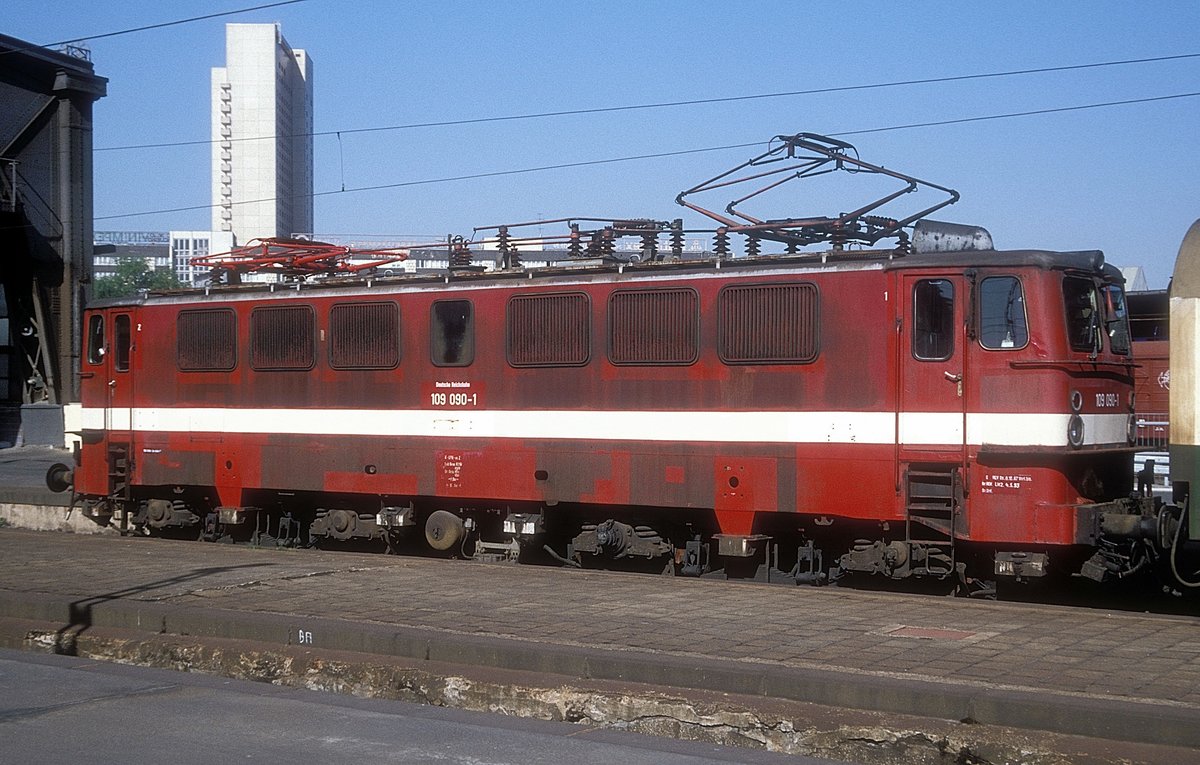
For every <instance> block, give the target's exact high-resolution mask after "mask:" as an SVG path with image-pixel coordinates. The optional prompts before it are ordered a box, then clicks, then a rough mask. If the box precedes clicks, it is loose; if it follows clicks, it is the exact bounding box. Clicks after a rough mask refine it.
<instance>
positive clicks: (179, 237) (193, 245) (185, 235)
mask: <svg viewBox="0 0 1200 765" xmlns="http://www.w3.org/2000/svg"><path fill="white" fill-rule="evenodd" d="M170 242H171V262H172V264H173V266H174V268H175V276H176V278H178V279H179V281H180V282H182V283H183V284H187V285H191V286H196V285H204V284H207V283H208V269H207V268H197V267H196V266H194V265H192V258H199V257H203V256H205V255H213V254H217V253H222V252H229V251H230V250H232V249H233V232H231V231H172V232H170Z"/></svg>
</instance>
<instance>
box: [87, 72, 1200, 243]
mask: <svg viewBox="0 0 1200 765" xmlns="http://www.w3.org/2000/svg"><path fill="white" fill-rule="evenodd" d="M1197 96H1200V91H1197V92H1192V93H1176V94H1174V95H1169V96H1150V97H1147V98H1132V99H1128V100H1124V101H1106V102H1104V103H1098V104H1082V105H1079V106H1060V107H1054V108H1049V109H1035V110H1030V111H1022V112H1008V113H1005V114H989V115H984V116H981V117H961V118H957V119H947V120H937V121H934V122H919V123H910V124H906V125H891V126H888V127H879V128H867V129H863V130H845V131H841V132H836V133H829V134H828V135H830V136H847V135H864V134H867V133H884V132H889V131H894V130H912V129H915V128H927V127H938V126H942V125H958V124H963V123H967V122H985V121H988V120H1000V119H1012V118H1016V117H1029V116H1034V115H1041V114H1055V113H1059V112H1072V111H1082V110H1085V109H1102V108H1108V107H1113V106H1128V105H1131V104H1144V103H1153V102H1159V101H1172V100H1177V99H1182V98H1195V97H1197ZM762 143H763V142H762V141H752V142H749V143H735V144H728V145H726V146H708V147H705V148H701V149H683V150H680V151H665V152H656V153H653V154H636V155H632V156H628V157H610V158H606V159H591V160H581V161H579V162H563V163H559V164H553V165H539V166H537V167H526V168H519V169H516V170H492V171H488V172H482V173H469V174H465V175H454V176H447V177H444V178H425V179H421V180H415V181H398V182H396V183H385V184H379V185H374V186H359V187H355V188H349V189H345V188H344V189H341V190H338V189H334V190H332V191H317V192H314V193H313V194H312V195H311V196H313V197H324V196H331V195H334V194H350V193H355V192H363V191H383V190H386V189H398V188H405V187H408V186H426V185H430V184H435V183H452V182H455V181H468V180H479V179H482V178H497V177H500V176H506V175H524V174H528V173H539V172H546V171H549V170H566V169H570V168H577V167H590V166H594V165H609V164H616V163H618V162H636V161H640V160H647V159H661V158H664V157H678V156H683V155H686V154H702V153H707V152H716V151H731V150H733V149H745V148H749V147H753V146H761V145H762ZM307 196H309V195H307V194H301V195H296V196H295V197H293V198H302V197H307ZM276 199H277V198H276V197H267V198H264V199H248V200H242V201H237V202H233V204H235V205H243V204H258V203H261V202H273V201H275V200H276ZM217 206H218V205H191V206H187V207H172V208H167V209H162V210H146V211H142V212H134V213H124V214H121V215H99V216H96V217H95V218H94V220H113V219H117V218H136V217H141V216H145V215H159V214H166V213H176V212H191V211H194V210H210V209H212V208H214V207H217Z"/></svg>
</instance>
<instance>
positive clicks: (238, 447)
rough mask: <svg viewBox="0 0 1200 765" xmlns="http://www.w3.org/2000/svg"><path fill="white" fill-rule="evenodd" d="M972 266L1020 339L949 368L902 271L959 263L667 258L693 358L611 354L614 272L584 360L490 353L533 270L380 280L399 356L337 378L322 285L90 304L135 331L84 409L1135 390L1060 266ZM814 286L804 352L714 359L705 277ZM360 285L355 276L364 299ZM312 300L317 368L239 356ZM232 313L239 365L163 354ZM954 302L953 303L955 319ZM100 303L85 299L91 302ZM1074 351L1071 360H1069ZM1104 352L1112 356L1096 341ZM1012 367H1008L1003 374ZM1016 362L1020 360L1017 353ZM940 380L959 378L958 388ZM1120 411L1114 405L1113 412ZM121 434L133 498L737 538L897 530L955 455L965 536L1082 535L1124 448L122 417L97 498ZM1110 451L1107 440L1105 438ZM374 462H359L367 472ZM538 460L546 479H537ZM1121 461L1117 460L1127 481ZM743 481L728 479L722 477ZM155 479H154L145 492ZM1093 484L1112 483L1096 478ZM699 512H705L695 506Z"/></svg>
mask: <svg viewBox="0 0 1200 765" xmlns="http://www.w3.org/2000/svg"><path fill="white" fill-rule="evenodd" d="M976 270H977V271H978V276H979V278H983V277H985V276H988V275H992V274H993V273H994V274H1006V275H1019V276H1020V277H1021V278H1022V280H1023V282H1024V287H1025V292H1026V304H1027V306H1028V313H1029V316H1028V319H1029V326H1030V328H1031V339H1030V342H1029V343H1028V345H1027V346H1026V347H1025V348H1022V349H1015V350H1005V351H993V350H985V349H983V348H982V347H981V346H980V345H979V344H978V343H975V342H971V341H969V340H968V339H967V338H966V336H965V330H964V334H963V336H961V337H960V338H958V342H956V344H955V351H954V354H953V355H952V357H951V358H950V359H948V360H947V361H945V362H937V363H930V362H924V363H917V362H914V361H913V360H912V358H911V351H910V348H909V340H908V338H909V333H908V331H907V324H906V322H907V317H908V316H909V315H910V313H911V307H910V306H909V305H908V299H907V298H908V296H910V295H911V294H912V293H911V290H912V284H913V282H914V280H915V279H917V278H946V279H949V280H951V281H952V282H953V283H954V284H955V287H956V294H958V295H961V296H965V295H967V294H968V290H969V285H968V283H967V280H966V278H965V276H964V271H963V269H962V268H957V269H950V268H937V267H928V268H922V269H905V268H898V267H893V268H890V269H880V268H874V269H865V270H852V271H843V272H833V271H823V272H814V273H806V274H803V275H799V276H791V277H789V276H779V275H778V274H774V275H771V276H770V277H769V278H768V277H766V276H763V275H759V274H758V273H756V272H755V271H754V270H753V269H740V270H735V269H730V270H728V271H724V272H718V273H714V272H713V270H712V269H711V267H709V268H706V269H701V268H698V269H696V271H697V274H698V275H701V276H703V278H697V274H692V273H688V272H676V273H675V275H674V276H673V277H671V278H670V279H669V280H666V281H662V280H659V281H656V282H655V284H656V285H661V286H678V285H689V286H691V287H693V288H694V289H695V290H696V291H697V292H698V294H699V298H700V311H701V317H702V322H701V353H700V357H699V359H698V361H697V362H696V363H695V364H692V365H690V366H664V367H647V366H617V365H613V364H610V363H609V362H608V361H607V356H606V350H605V328H606V326H607V324H606V297H607V294H608V293H609V292H610V291H611V290H612V289H614V288H616V287H628V286H631V285H636V284H637V282H638V276H637V275H636V274H635V273H627V274H625V275H623V276H621V277H616V278H611V277H610V278H611V281H601V280H591V281H589V280H588V277H584V284H583V285H582V286H580V285H578V284H576V285H573V286H571V287H570V289H572V290H582V291H586V292H588V293H589V294H590V295H591V297H592V300H591V309H592V356H591V359H590V362H589V364H587V365H586V366H579V367H554V368H512V367H510V366H509V365H508V363H507V361H506V355H505V320H504V316H505V307H506V301H507V300H508V298H509V297H510V296H511V295H512V294H517V293H519V294H533V293H537V292H555V291H561V290H562V289H563V287H562V286H556V285H555V284H553V283H549V282H543V281H540V280H495V281H491V282H489V281H486V280H483V281H480V282H478V283H477V282H471V281H468V282H464V283H451V284H447V285H440V286H439V285H438V283H430V282H424V283H421V284H420V285H419V286H420V288H421V291H414V290H413V289H411V288H409V287H407V286H405V285H404V284H401V285H400V286H393V285H377V286H375V287H373V288H372V289H371V290H370V292H369V294H367V295H366V297H362V298H361V299H364V300H366V299H369V300H372V301H379V300H396V301H397V302H398V303H399V305H400V313H401V348H402V351H401V363H400V365H399V367H398V368H397V369H393V370H377V371H339V370H334V369H332V368H330V366H329V365H328V363H327V354H328V349H327V346H326V343H325V342H324V338H325V337H326V336H327V334H328V332H329V319H328V316H329V308H330V307H331V306H332V305H333V304H335V303H340V302H347V301H352V300H354V299H356V298H354V297H350V296H348V293H347V292H346V291H345V290H339V289H337V288H306V289H304V290H303V291H301V292H298V293H297V292H295V291H289V292H287V293H283V292H280V293H274V294H268V293H266V292H260V293H256V295H257V298H256V299H242V300H234V299H231V298H230V296H229V294H222V293H220V292H214V293H213V294H212V295H210V296H202V295H198V294H197V295H194V296H188V297H183V298H179V297H176V298H161V299H156V298H151V299H149V300H147V301H145V302H144V303H142V304H139V305H136V306H132V307H114V308H105V309H101V310H100V312H101V313H103V314H105V315H106V317H107V318H106V321H108V322H109V332H110V334H109V337H110V338H111V322H112V320H113V316H114V315H116V314H118V313H129V314H130V315H131V316H132V319H133V322H134V325H135V327H136V328H137V329H136V331H135V332H134V348H133V352H132V368H131V370H130V371H128V372H116V371H114V370H113V369H112V368H111V360H112V353H111V352H110V353H108V354H106V356H105V357H104V358H103V359H102V360H101V362H100V363H99V364H90V363H88V362H87V360H86V353H85V361H84V380H83V386H82V391H83V392H82V396H83V404H84V407H85V408H103V407H119V406H129V405H132V406H136V407H140V408H172V407H189V408H190V407H205V406H211V407H237V408H255V409H268V410H269V409H299V410H303V409H310V408H319V409H336V408H347V409H389V408H394V409H421V408H430V393H431V392H432V391H433V390H435V389H434V387H433V384H434V382H435V381H441V382H447V381H460V382H469V383H470V384H471V386H472V388H471V389H472V391H473V392H475V393H477V394H478V396H479V402H480V403H479V408H486V409H495V410H516V411H521V410H534V409H545V410H572V409H596V410H648V411H661V410H668V411H671V410H684V411H692V410H694V411H711V410H716V411H734V412H736V411H806V410H812V411H846V412H884V413H893V414H894V413H897V412H900V411H921V412H947V413H955V412H957V413H962V412H964V411H969V412H997V413H1006V412H1013V413H1017V412H1039V413H1044V412H1061V413H1066V412H1068V411H1069V409H1068V406H1069V404H1068V402H1069V397H1070V391H1071V390H1079V391H1081V392H1082V393H1083V394H1084V410H1083V411H1084V413H1085V414H1086V413H1092V412H1096V411H1100V410H1097V409H1096V408H1095V404H1094V400H1095V396H1094V394H1095V393H1104V392H1107V393H1116V394H1118V395H1119V396H1120V400H1121V402H1122V406H1124V405H1125V404H1124V402H1126V401H1127V400H1128V390H1129V387H1130V385H1129V380H1128V378H1127V377H1125V376H1123V374H1122V373H1120V372H1118V371H1114V369H1116V367H1115V366H1111V367H1103V368H1100V367H1095V366H1094V365H1093V366H1091V367H1088V366H1087V364H1085V363H1084V362H1085V361H1087V354H1086V353H1078V352H1074V351H1072V350H1071V349H1070V348H1069V347H1068V345H1067V340H1066V333H1065V329H1064V316H1063V308H1062V303H1061V295H1062V293H1061V286H1060V285H1061V278H1062V275H1061V272H1059V271H1051V270H1043V269H1041V268H1037V267H1034V266H1022V267H1006V268H1003V269H996V270H994V271H990V270H989V269H988V268H987V267H986V264H985V263H981V265H980V266H979V267H978V268H977V269H976ZM789 280H792V281H810V282H813V283H815V284H816V285H817V286H818V289H819V291H820V305H821V310H820V346H821V350H820V353H819V355H818V357H817V359H816V361H815V362H813V363H811V364H804V365H756V366H751V365H747V366H738V365H726V364H723V363H722V362H721V361H720V360H719V359H718V358H717V356H716V352H715V345H716V328H715V322H714V321H713V320H712V317H715V315H716V299H717V293H718V291H719V289H720V288H721V287H722V286H723V285H725V284H728V283H730V282H731V281H741V282H744V283H752V284H753V283H762V282H764V281H772V282H774V281H789ZM364 293H365V291H363V290H360V291H359V292H358V294H359V295H363V294H364ZM447 297H454V298H469V299H471V300H473V301H474V303H475V316H476V338H475V349H476V352H475V362H474V364H473V365H471V366H469V367H451V368H438V367H434V366H433V365H432V364H431V363H430V361H429V356H428V342H429V341H428V337H429V328H428V324H427V318H428V316H429V313H430V306H431V304H432V302H433V301H434V300H436V299H445V298H447ZM268 300H269V301H272V303H273V304H280V303H279V301H285V302H286V301H298V302H302V303H305V304H310V305H312V306H314V308H315V312H316V316H317V326H318V337H319V338H320V339H319V342H318V354H317V363H316V366H315V368H314V369H312V370H310V371H284V372H281V371H272V372H256V371H254V370H252V369H251V368H250V365H249V362H248V360H247V359H248V344H249V343H248V339H247V338H248V328H249V323H250V311H251V310H252V309H253V308H254V307H255V306H258V305H262V303H263V302H264V301H268ZM196 304H203V305H204V306H209V307H212V306H222V307H230V308H232V309H233V310H234V311H235V312H236V314H237V322H238V333H239V350H238V358H239V362H238V365H237V367H236V368H235V369H234V370H233V371H232V372H189V373H181V372H179V371H177V369H176V367H175V343H176V339H175V332H174V327H175V324H176V316H177V314H178V312H179V310H180V309H181V308H184V307H195V305H196ZM966 305H967V301H966V300H959V301H958V303H957V306H958V307H957V311H958V315H957V317H956V321H957V324H958V326H963V325H964V324H965V320H966V315H965V311H966V307H965V306H966ZM93 312H94V311H93ZM1068 361H1069V362H1070V363H1065V362H1068ZM1098 361H1100V362H1101V363H1111V362H1121V361H1124V359H1123V358H1120V357H1113V356H1110V355H1108V354H1107V353H1105V354H1101V356H1100V358H1099V359H1098ZM1014 364H1016V366H1014ZM1021 364H1024V366H1021ZM947 374H950V375H961V376H962V377H963V380H964V383H963V389H962V395H961V397H960V395H959V394H958V392H957V385H956V384H955V383H954V382H953V381H952V380H950V379H948V378H947V376H946V375H947ZM1122 411H1124V410H1123V409H1122ZM119 442H125V443H130V444H131V445H132V449H133V452H134V454H135V455H136V459H135V464H134V475H133V479H134V480H133V483H134V485H135V486H136V487H144V488H142V489H141V491H142V493H148V494H153V493H155V492H162V491H168V490H169V489H167V488H165V487H173V486H177V485H182V486H202V487H209V488H212V489H214V490H215V494H216V497H217V500H218V501H219V503H220V504H221V505H223V506H239V505H242V504H244V499H243V494H244V493H245V492H246V491H253V490H260V489H266V490H279V491H311V492H328V493H340V494H360V495H363V496H364V504H367V505H369V504H370V503H372V502H374V503H375V504H376V505H377V504H378V500H377V499H375V498H377V497H379V496H383V495H386V496H389V497H398V498H404V497H438V498H442V499H445V500H449V501H454V500H456V499H462V500H471V499H476V500H495V501H501V502H503V501H514V502H521V501H523V502H535V503H543V504H545V505H548V506H551V507H553V506H555V505H557V504H558V503H564V502H566V503H584V504H591V505H602V506H613V507H615V508H629V507H639V506H645V507H657V508H677V509H679V510H687V511H693V512H701V513H705V512H707V513H713V514H714V515H715V520H716V524H717V526H718V529H719V531H721V532H723V533H726V534H749V533H751V532H752V531H753V530H755V529H756V527H757V524H758V523H759V522H760V521H761V520H763V518H764V516H766V515H768V514H776V513H803V514H811V515H813V516H837V517H842V518H847V519H861V520H870V521H881V522H882V521H887V522H903V520H904V518H905V516H906V510H905V501H904V496H903V491H902V489H901V486H902V476H903V474H904V471H905V470H906V469H908V467H909V466H910V465H931V464H932V465H939V464H940V465H958V466H961V467H962V468H963V470H964V475H965V477H966V478H965V482H966V488H967V498H966V501H965V507H964V509H965V512H964V514H963V517H962V521H961V526H960V528H961V536H962V537H963V538H966V539H970V540H974V541H979V542H994V543H1005V544H1012V545H1021V544H1031V543H1033V544H1052V545H1066V544H1073V543H1075V542H1076V541H1077V539H1078V537H1079V535H1080V533H1081V532H1080V529H1078V528H1077V527H1076V517H1075V514H1074V506H1075V505H1077V504H1081V503H1084V502H1088V501H1099V500H1103V499H1108V498H1111V496H1099V495H1097V494H1096V493H1095V491H1096V490H1094V488H1093V487H1094V485H1095V484H1091V485H1089V484H1088V480H1090V479H1088V477H1087V476H1088V474H1089V472H1091V473H1096V472H1098V471H1097V466H1102V467H1104V468H1105V469H1107V466H1108V462H1105V460H1109V461H1111V460H1116V461H1118V462H1119V461H1120V460H1124V459H1127V455H1126V453H1125V452H1123V451H1121V450H1120V449H1119V448H1117V449H1114V450H1111V451H1110V452H1108V453H1106V454H1100V455H1097V454H1095V453H1091V454H1089V453H1082V454H1078V453H1075V454H1073V453H1070V452H1069V450H1067V449H1065V448H1064V449H1058V450H1043V451H1042V452H1040V453H1037V454H1012V453H997V452H995V451H989V450H987V449H982V450H981V449H980V448H979V447H977V446H969V447H968V446H966V445H964V444H942V445H937V446H929V447H920V448H918V447H911V446H896V445H889V444H882V445H881V444H865V443H864V444H859V443H843V444H837V443H830V444H812V445H798V446H797V445H781V444H730V443H687V444H675V443H669V442H641V443H639V442H632V441H631V442H614V443H600V442H586V441H567V442H540V441H525V440H512V439H489V438H463V437H455V438H432V437H424V438H385V437H361V438H346V437H324V436H286V435H268V434H261V435H260V434H254V435H231V434H216V433H208V434H206V433H133V434H131V433H129V432H127V431H122V430H117V429H107V430H106V431H103V432H96V433H89V434H86V436H85V439H84V446H83V448H82V454H81V467H80V469H79V471H78V472H77V474H76V475H77V484H76V486H77V490H78V491H79V492H81V493H82V494H85V495H90V496H103V495H106V494H108V493H109V491H110V486H109V483H108V471H107V467H106V459H107V457H106V448H107V446H108V445H109V443H119ZM1118 446H1120V445H1118ZM368 466H370V467H373V468H374V471H373V472H372V471H371V470H370V469H369V467H368ZM540 471H544V472H545V474H546V477H545V478H539V474H540ZM1128 472H1129V471H1126V473H1128ZM1010 474H1021V475H1026V476H1028V477H1029V480H1028V481H1024V482H1021V481H1018V482H1017V483H1018V484H1019V487H1018V488H1016V489H1005V490H1003V491H995V490H990V491H986V492H985V491H984V488H985V485H984V481H985V480H988V478H987V477H990V476H994V475H1010ZM735 477H736V479H737V481H736V486H734V485H732V484H731V481H730V479H731V478H735ZM153 487H164V488H162V489H154V488H153ZM1104 491H1105V493H1106V495H1115V494H1117V493H1119V492H1120V491H1121V489H1120V488H1119V487H1117V488H1113V487H1112V486H1111V485H1110V486H1109V487H1108V488H1106V489H1105V490H1104ZM698 517H699V516H698Z"/></svg>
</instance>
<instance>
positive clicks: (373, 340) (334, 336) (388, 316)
mask: <svg viewBox="0 0 1200 765" xmlns="http://www.w3.org/2000/svg"><path fill="white" fill-rule="evenodd" d="M399 364H400V309H399V308H398V307H397V306H396V304H395V303H340V304H338V305H335V306H334V307H333V308H332V309H330V312H329V365H330V366H331V367H333V368H334V369H395V368H396V366H398V365H399Z"/></svg>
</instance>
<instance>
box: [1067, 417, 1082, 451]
mask: <svg viewBox="0 0 1200 765" xmlns="http://www.w3.org/2000/svg"><path fill="white" fill-rule="evenodd" d="M1067 443H1069V444H1070V445H1071V446H1073V447H1075V448H1076V449H1078V448H1079V447H1081V446H1083V418H1082V417H1080V416H1079V415H1077V414H1073V415H1071V419H1070V420H1069V421H1068V422H1067Z"/></svg>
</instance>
